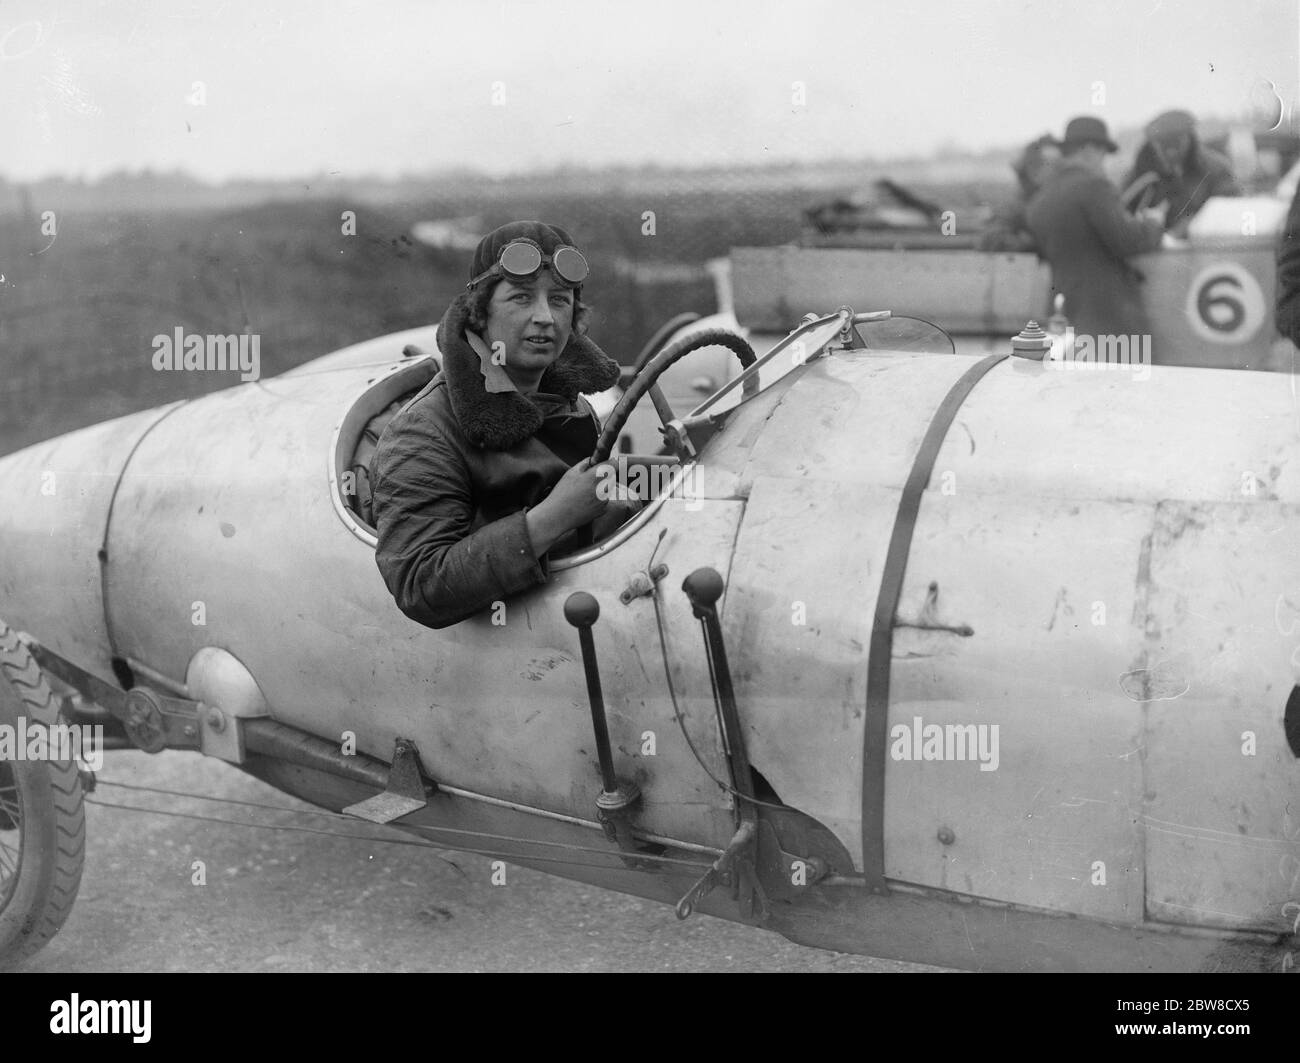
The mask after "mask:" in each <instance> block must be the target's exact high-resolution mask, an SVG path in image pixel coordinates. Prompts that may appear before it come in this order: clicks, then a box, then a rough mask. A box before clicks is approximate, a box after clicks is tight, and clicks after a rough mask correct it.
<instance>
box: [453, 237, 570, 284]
mask: <svg viewBox="0 0 1300 1063" xmlns="http://www.w3.org/2000/svg"><path fill="white" fill-rule="evenodd" d="M543 266H549V267H550V268H551V272H552V273H554V274H555V276H556V278H557V279H558V280H559V281H560V282H561V283H562V284H566V285H568V286H569V287H570V288H576V287H577V286H578V285H579V284H581V283H582V282H583V281H585V280H586V279H587V274H588V273H589V272H590V270H589V269H588V267H587V260H586V258H584V257H583V254H582V252H581V251H579V250H578V249H577V248H576V247H570V246H569V245H568V244H565V245H564V246H563V247H557V248H556V249H555V254H554V255H544V254H542V249H541V247H540V246H539V245H538V244H536V243H535V242H534V241H532V240H529V239H528V238H527V237H520V238H519V239H517V240H511V241H510V243H508V244H506V246H505V247H503V248H502V249H501V257H500V258H498V259H497V262H496V265H495V266H492V267H491V268H490V269H486V270H484V271H483V272H482V273H480V274H479V275H478V276H477V277H475V278H474V279H473V280H472V281H470V282H469V283H468V284H467V285H465V287H466V288H473V287H474V285H476V284H478V282H479V281H481V280H484V279H485V278H487V277H491V276H497V275H500V276H504V277H506V278H508V279H509V280H525V279H527V278H528V277H533V276H536V275H537V271H538V270H540V269H541V268H542V267H543Z"/></svg>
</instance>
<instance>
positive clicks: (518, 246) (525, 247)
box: [500, 243, 542, 277]
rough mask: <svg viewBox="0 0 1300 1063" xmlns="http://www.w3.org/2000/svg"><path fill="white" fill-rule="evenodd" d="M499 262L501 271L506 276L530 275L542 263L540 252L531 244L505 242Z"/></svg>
mask: <svg viewBox="0 0 1300 1063" xmlns="http://www.w3.org/2000/svg"><path fill="white" fill-rule="evenodd" d="M500 263H501V270H502V272H504V273H506V274H507V275H508V276H511V277H531V276H532V275H533V274H534V273H536V272H537V270H538V269H539V268H540V267H541V265H542V252H541V249H540V248H538V247H536V246H535V245H533V244H525V243H514V244H506V246H505V249H504V250H503V251H502V252H501V259H500Z"/></svg>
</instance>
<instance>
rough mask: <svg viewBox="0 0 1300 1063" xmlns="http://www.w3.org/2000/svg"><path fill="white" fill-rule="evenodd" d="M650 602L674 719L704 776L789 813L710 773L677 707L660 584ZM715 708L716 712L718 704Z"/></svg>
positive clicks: (753, 800)
mask: <svg viewBox="0 0 1300 1063" xmlns="http://www.w3.org/2000/svg"><path fill="white" fill-rule="evenodd" d="M650 600H651V601H652V602H654V607H655V626H656V627H657V628H658V629H659V652H660V654H661V655H662V657H663V661H664V679H666V680H667V682H668V696H669V697H670V698H671V699H672V702H673V719H675V720H676V721H677V726H678V728H679V729H680V730H681V732H682V737H683V738H685V739H686V745H687V747H688V748H689V749H690V751H691V755H692V756H694V757H695V760H696V762H697V763H698V764H699V766H700V768H701V770H702V771H703V772H704V774H705V775H707V776H708V777H709V778H710V779H712V780H713V782H714V784H715V785H717V787H718V788H719V789H721V790H726V791H727V793H729V794H731V795H732V796H734V797H739V798H740V799H741V800H742V801H749V802H750V803H751V804H755V805H762V806H763V807H764V808H775V809H779V810H780V811H782V812H788V811H789V810H790V806H789V805H778V804H773V803H772V802H771V801H762V800H759V798H757V797H750V796H749V794H742V793H741V792H740V791H739V790H737V789H736V788H735V787H734V786H732V785H730V784H729V783H725V782H723V781H722V780H721V779H719V778H718V777H717V776H716V775H714V774H713V772H711V771H709V766H708V765H707V764H705V763H704V758H703V757H701V756H700V752H699V750H697V749H696V748H695V743H694V742H692V741H691V736H690V732H689V731H687V730H686V722H685V720H684V719H683V717H682V712H681V709H680V708H679V707H678V705H677V691H676V690H675V689H674V687H673V676H672V672H671V670H670V669H669V667H668V642H667V640H666V639H665V638H664V622H663V616H662V615H661V614H660V612H659V585H658V584H654V585H653V589H652V590H651V593H650ZM706 656H707V653H706ZM709 675H710V677H712V675H713V662H712V660H710V661H709ZM714 707H715V710H716V702H715V705H714Z"/></svg>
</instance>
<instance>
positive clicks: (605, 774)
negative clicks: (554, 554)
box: [564, 591, 641, 852]
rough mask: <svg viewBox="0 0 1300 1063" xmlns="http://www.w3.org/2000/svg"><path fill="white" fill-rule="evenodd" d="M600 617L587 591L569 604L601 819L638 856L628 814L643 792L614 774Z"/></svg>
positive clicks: (566, 613)
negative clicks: (597, 637)
mask: <svg viewBox="0 0 1300 1063" xmlns="http://www.w3.org/2000/svg"><path fill="white" fill-rule="evenodd" d="M599 616H600V603H599V602H597V601H596V599H595V598H593V597H592V596H591V595H590V594H588V593H587V592H586V591H575V592H574V593H573V594H570V595H569V597H568V598H567V599H566V600H565V603H564V619H565V620H567V621H568V622H569V623H570V624H572V625H573V626H574V627H576V628H577V629H578V643H579V645H581V647H582V667H583V670H584V671H585V672H586V673H587V699H588V700H589V701H590V702H591V726H592V729H593V730H594V731H595V732H596V754H597V755H598V756H599V757H600V778H601V783H602V785H603V787H604V789H603V790H602V792H601V794H600V796H599V797H597V798H596V813H597V818H598V819H599V820H600V823H601V825H602V826H603V827H604V828H605V834H606V835H607V836H608V837H609V839H610V840H611V841H616V842H618V845H619V848H620V849H625V850H628V851H629V852H635V851H637V844H636V839H635V838H633V836H632V824H631V822H630V821H629V819H628V813H629V811H630V810H631V808H632V807H633V806H634V805H635V804H636V803H637V802H638V801H639V800H640V799H641V789H640V787H638V786H637V784H636V783H634V782H620V781H619V779H618V777H617V776H616V775H615V774H614V755H613V753H612V752H611V751H610V747H609V724H608V723H607V721H606V719H605V698H604V695H603V694H602V693H601V689H600V670H599V668H598V667H597V665H596V644H595V641H594V640H593V639H592V637H591V628H592V625H594V624H595V623H596V620H597V618H598V617H599Z"/></svg>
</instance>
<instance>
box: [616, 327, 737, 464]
mask: <svg viewBox="0 0 1300 1063" xmlns="http://www.w3.org/2000/svg"><path fill="white" fill-rule="evenodd" d="M701 347H726V348H727V349H728V350H729V351H732V352H733V353H734V354H735V355H736V358H737V359H738V360H739V361H740V365H741V370H742V371H744V370H745V369H748V368H749V367H750V366H751V365H753V364H754V363H755V362H756V361H757V360H758V357H757V355H755V354H754V348H753V347H751V346H750V345H749V341H748V340H746V339H745V338H744V337H743V336H739V335H737V334H736V333H734V332H732V331H730V330H729V329H721V328H713V329H705V330H704V331H703V332H697V333H695V334H694V335H693V336H687V337H685V338H684V339H680V340H678V341H677V342H676V343H674V344H671V345H670V346H668V347H665V348H664V349H663V350H662V351H660V352H659V353H658V354H657V355H655V356H654V357H653V358H652V359H650V361H649V362H647V363H646V365H645V368H643V369H642V370H641V371H640V372H639V373H637V375H636V378H635V379H634V380H633V381H632V383H631V384H630V385H629V386H628V389H627V390H626V391H625V392H623V397H622V398H621V399H619V401H618V405H617V406H615V407H614V410H613V412H612V413H611V414H610V415H609V419H608V420H606V422H605V427H604V429H603V430H602V431H601V433H600V438H599V439H597V440H596V449H595V450H594V451H593V452H592V455H591V460H592V463H593V464H596V463H599V462H602V461H605V460H607V459H608V458H609V455H610V451H611V450H613V448H614V443H615V441H616V440H617V439H618V437H619V433H621V432H622V431H623V428H624V426H625V425H626V424H627V420H628V417H630V416H631V414H632V409H633V407H635V406H636V404H637V403H638V402H640V401H641V399H642V398H643V397H644V396H645V395H646V394H647V393H648V394H649V395H650V400H651V401H652V402H653V403H654V405H655V411H656V412H657V413H658V414H659V420H660V421H661V422H662V423H663V426H664V429H665V436H666V438H667V439H668V441H669V445H670V446H673V448H674V449H675V450H676V451H677V456H678V457H679V458H682V459H685V458H686V457H688V456H690V455H691V452H690V441H689V440H687V439H685V438H684V433H683V430H682V425H681V421H680V420H679V419H678V418H677V417H676V416H675V415H674V413H673V410H672V407H671V406H669V405H668V400H667V399H665V398H664V394H663V391H662V390H661V389H660V387H659V378H660V377H661V376H662V375H663V373H664V370H666V369H667V368H668V367H669V366H671V365H673V364H674V363H676V362H677V361H678V360H680V359H681V358H684V357H685V356H686V355H688V354H690V353H691V351H695V350H698V349H699V348H701ZM757 392H758V374H757V373H755V374H754V375H753V376H751V377H748V378H747V379H746V380H745V383H744V385H743V386H742V391H741V395H742V397H743V398H749V397H750V396H752V395H755V394H757ZM674 441H675V443H676V445H674Z"/></svg>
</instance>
